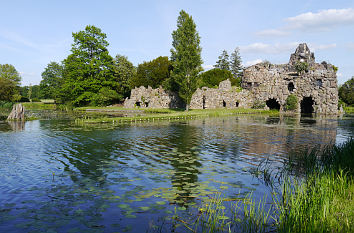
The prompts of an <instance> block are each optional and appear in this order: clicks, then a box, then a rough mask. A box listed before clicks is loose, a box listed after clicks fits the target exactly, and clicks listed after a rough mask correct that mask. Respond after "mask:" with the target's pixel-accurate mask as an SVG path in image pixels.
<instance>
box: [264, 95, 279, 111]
mask: <svg viewBox="0 0 354 233" xmlns="http://www.w3.org/2000/svg"><path fill="white" fill-rule="evenodd" d="M266 105H267V106H268V108H269V109H276V110H280V104H279V102H278V101H277V99H275V98H272V99H268V100H267V101H266Z"/></svg>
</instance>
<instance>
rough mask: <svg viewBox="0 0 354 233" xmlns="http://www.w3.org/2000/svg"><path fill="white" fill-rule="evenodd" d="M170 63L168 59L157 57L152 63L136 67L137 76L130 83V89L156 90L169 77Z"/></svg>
mask: <svg viewBox="0 0 354 233" xmlns="http://www.w3.org/2000/svg"><path fill="white" fill-rule="evenodd" d="M171 67H172V66H171V63H170V61H169V60H168V57H161V56H160V57H158V58H156V59H154V60H152V61H149V62H144V63H142V64H139V65H138V69H137V75H136V77H135V78H134V79H133V81H132V87H139V86H145V87H148V86H150V87H152V88H157V87H159V86H161V85H162V83H163V82H164V81H165V80H166V79H168V78H169V77H170V71H171Z"/></svg>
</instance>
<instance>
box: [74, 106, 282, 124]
mask: <svg viewBox="0 0 354 233" xmlns="http://www.w3.org/2000/svg"><path fill="white" fill-rule="evenodd" d="M87 109H93V108H89V107H85V108H77V109H74V111H86V110H87ZM94 109H104V110H106V111H107V110H108V111H109V110H111V111H113V110H116V111H129V110H132V109H126V108H121V107H110V108H94ZM134 110H140V111H142V113H143V114H144V115H141V116H131V117H98V118H97V117H89V116H87V115H85V116H84V118H81V119H77V121H83V122H85V123H107V122H108V123H109V122H117V123H124V122H135V121H155V120H173V119H188V118H196V117H209V116H227V115H234V114H268V115H277V114H279V112H278V111H269V110H260V109H244V108H237V109H193V110H189V111H188V112H187V111H184V110H181V109H134Z"/></svg>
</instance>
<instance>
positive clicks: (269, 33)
mask: <svg viewBox="0 0 354 233" xmlns="http://www.w3.org/2000/svg"><path fill="white" fill-rule="evenodd" d="M289 34H290V33H289V32H287V31H284V30H279V29H268V30H263V31H260V32H257V33H256V35H257V36H287V35H289Z"/></svg>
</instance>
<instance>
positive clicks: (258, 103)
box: [252, 100, 266, 109]
mask: <svg viewBox="0 0 354 233" xmlns="http://www.w3.org/2000/svg"><path fill="white" fill-rule="evenodd" d="M265 106H266V104H265V102H263V101H259V100H256V101H255V102H254V103H253V106H252V108H253V109H263V108H264V107H265Z"/></svg>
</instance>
